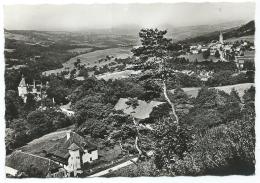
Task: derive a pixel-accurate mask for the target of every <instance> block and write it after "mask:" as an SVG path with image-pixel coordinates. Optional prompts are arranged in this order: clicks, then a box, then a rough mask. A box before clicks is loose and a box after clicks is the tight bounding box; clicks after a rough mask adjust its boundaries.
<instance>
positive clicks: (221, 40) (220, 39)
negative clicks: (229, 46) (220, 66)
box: [219, 32, 224, 44]
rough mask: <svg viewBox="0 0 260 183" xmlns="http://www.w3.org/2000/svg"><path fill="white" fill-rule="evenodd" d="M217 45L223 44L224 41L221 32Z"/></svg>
mask: <svg viewBox="0 0 260 183" xmlns="http://www.w3.org/2000/svg"><path fill="white" fill-rule="evenodd" d="M219 43H221V44H224V39H223V34H222V32H220V33H219Z"/></svg>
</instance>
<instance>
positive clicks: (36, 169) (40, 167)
mask: <svg viewBox="0 0 260 183" xmlns="http://www.w3.org/2000/svg"><path fill="white" fill-rule="evenodd" d="M5 171H6V176H8V177H23V176H25V177H27V176H28V177H42V178H45V177H46V178H47V177H66V176H67V172H66V170H65V169H64V168H63V167H62V166H60V165H59V164H58V163H56V162H54V161H52V160H50V159H48V158H44V157H41V156H37V155H34V154H30V153H26V152H22V151H15V152H13V153H12V154H11V155H9V156H7V158H6V163H5Z"/></svg>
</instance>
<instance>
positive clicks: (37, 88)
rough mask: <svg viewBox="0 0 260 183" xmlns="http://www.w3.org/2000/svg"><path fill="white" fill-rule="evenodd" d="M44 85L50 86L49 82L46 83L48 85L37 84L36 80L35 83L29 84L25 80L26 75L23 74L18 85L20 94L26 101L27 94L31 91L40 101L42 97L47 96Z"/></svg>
mask: <svg viewBox="0 0 260 183" xmlns="http://www.w3.org/2000/svg"><path fill="white" fill-rule="evenodd" d="M44 87H48V83H47V84H46V86H43V85H42V84H38V85H36V83H35V80H34V82H33V85H28V84H27V83H26V82H25V78H24V76H22V79H21V81H20V83H19V85H18V94H19V96H20V97H22V99H23V101H24V103H26V100H27V95H28V94H29V93H31V94H33V95H34V96H35V99H36V100H37V101H39V100H41V99H42V98H45V97H46V94H45V92H44V91H43V90H42V89H43V88H44Z"/></svg>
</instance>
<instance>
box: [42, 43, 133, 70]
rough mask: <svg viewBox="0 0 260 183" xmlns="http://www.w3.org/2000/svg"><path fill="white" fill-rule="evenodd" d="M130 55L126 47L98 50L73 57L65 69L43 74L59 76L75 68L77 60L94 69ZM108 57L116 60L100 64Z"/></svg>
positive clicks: (64, 65)
mask: <svg viewBox="0 0 260 183" xmlns="http://www.w3.org/2000/svg"><path fill="white" fill-rule="evenodd" d="M130 55H131V50H130V48H126V47H122V48H108V49H104V50H96V51H93V52H89V53H85V54H81V55H78V56H76V57H73V58H71V59H69V60H68V61H67V62H65V63H64V64H63V68H60V69H55V70H49V71H45V72H43V74H44V75H50V74H57V73H60V72H62V71H64V69H65V68H68V69H69V70H71V69H72V68H73V67H74V63H75V62H76V61H77V59H80V60H81V64H82V65H83V64H85V65H86V67H94V66H97V67H100V66H104V65H107V64H109V63H111V62H113V61H114V58H127V57H128V56H130ZM106 56H110V57H111V56H113V57H114V58H111V59H110V60H107V61H102V62H99V60H100V59H104V58H106Z"/></svg>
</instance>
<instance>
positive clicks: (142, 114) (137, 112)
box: [114, 98, 164, 119]
mask: <svg viewBox="0 0 260 183" xmlns="http://www.w3.org/2000/svg"><path fill="white" fill-rule="evenodd" d="M128 101H129V99H128V98H120V99H119V100H118V102H117V104H116V105H115V107H114V108H115V110H122V111H123V112H124V113H125V114H129V115H131V116H133V117H135V118H138V119H146V118H149V116H150V113H151V112H152V110H153V108H154V107H156V106H158V105H161V104H163V103H164V102H158V101H150V102H146V101H143V100H138V106H136V107H135V108H133V107H132V106H130V105H128V104H127V102H128Z"/></svg>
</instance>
